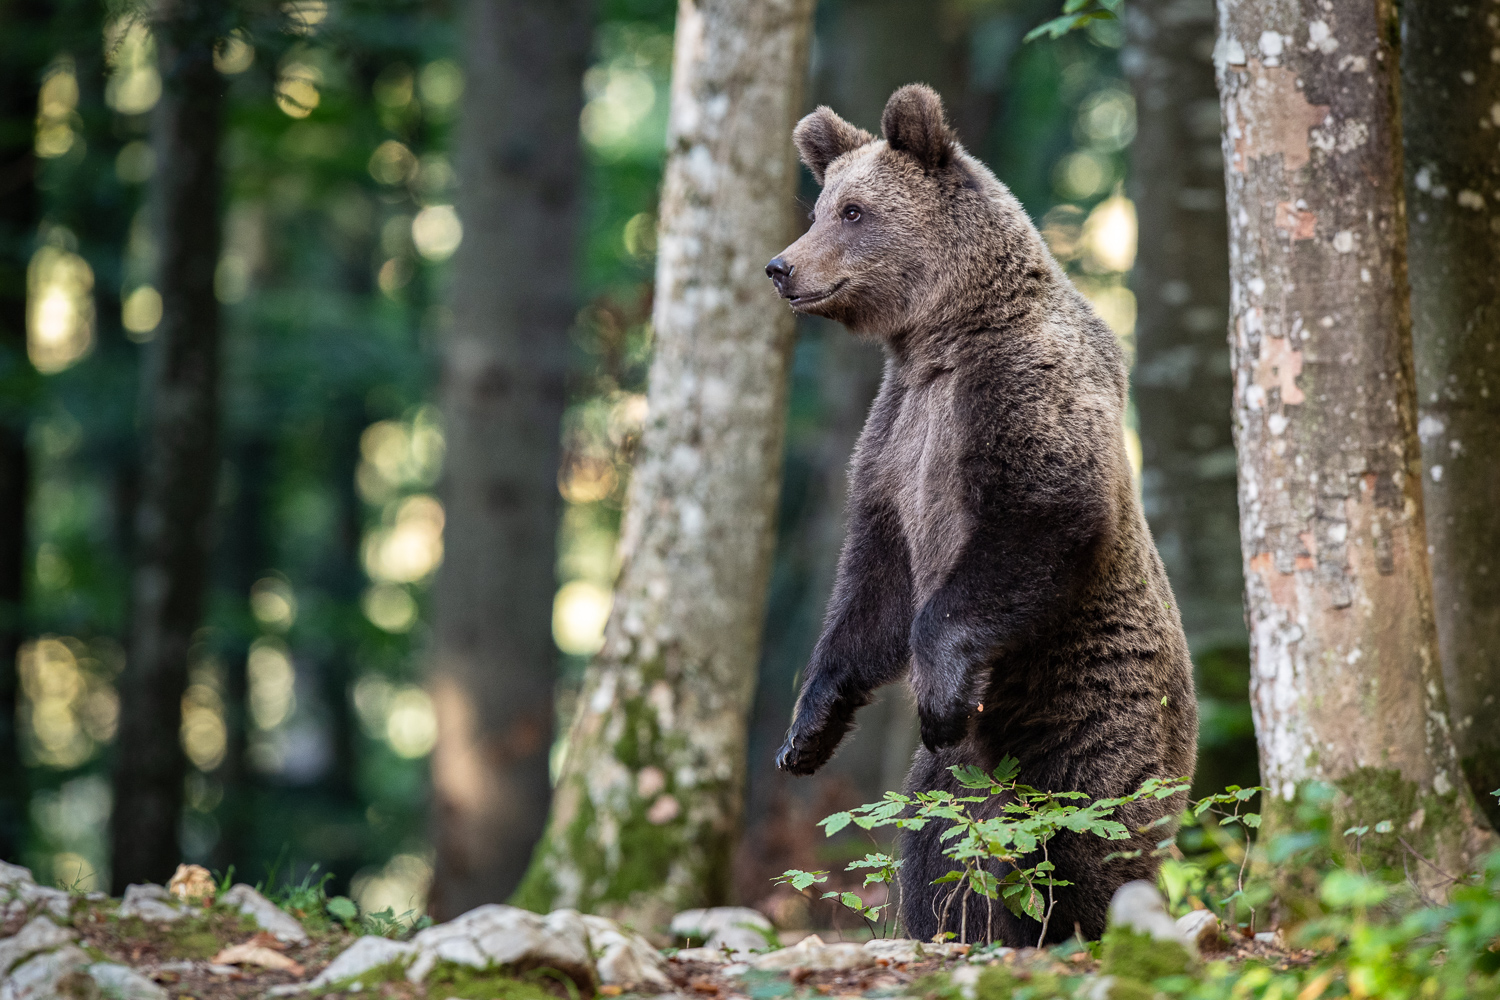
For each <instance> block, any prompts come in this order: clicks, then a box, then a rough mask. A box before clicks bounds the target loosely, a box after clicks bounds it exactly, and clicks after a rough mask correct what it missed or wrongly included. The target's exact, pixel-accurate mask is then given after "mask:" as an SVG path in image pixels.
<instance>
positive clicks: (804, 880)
mask: <svg viewBox="0 0 1500 1000" xmlns="http://www.w3.org/2000/svg"><path fill="white" fill-rule="evenodd" d="M827 881H828V873H827V872H826V871H822V872H805V871H802V870H801V869H798V868H789V869H787V870H786V871H784V872H782V873H781V874H780V875H778V876H777V877H776V878H774V879H772V880H771V883H772V884H773V885H789V886H791V887H792V888H793V889H796V890H797V891H798V892H801V891H802V890H804V889H806V888H807V887H808V886H810V885H816V884H818V883H820V882H827Z"/></svg>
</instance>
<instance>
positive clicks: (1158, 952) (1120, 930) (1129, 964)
mask: <svg viewBox="0 0 1500 1000" xmlns="http://www.w3.org/2000/svg"><path fill="white" fill-rule="evenodd" d="M1102 943H1103V946H1104V947H1103V958H1102V961H1101V970H1102V971H1103V972H1104V973H1106V974H1108V975H1113V976H1119V977H1121V978H1125V979H1134V980H1136V981H1138V982H1143V983H1149V982H1152V981H1153V980H1156V979H1161V978H1162V977H1163V976H1180V975H1183V974H1184V973H1186V972H1187V971H1188V968H1189V967H1190V966H1191V965H1192V957H1191V956H1189V955H1188V952H1187V949H1186V948H1184V947H1183V946H1182V945H1180V944H1178V943H1177V942H1175V941H1158V940H1157V939H1156V938H1153V937H1152V936H1151V935H1149V934H1141V933H1139V932H1137V931H1134V930H1132V929H1131V928H1129V927H1111V928H1110V929H1109V930H1107V931H1105V932H1104V939H1103V942H1102Z"/></svg>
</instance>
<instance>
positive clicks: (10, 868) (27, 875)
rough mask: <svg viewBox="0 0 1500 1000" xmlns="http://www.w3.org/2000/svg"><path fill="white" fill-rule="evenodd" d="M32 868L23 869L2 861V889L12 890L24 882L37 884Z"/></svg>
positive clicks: (0, 878) (0, 877)
mask: <svg viewBox="0 0 1500 1000" xmlns="http://www.w3.org/2000/svg"><path fill="white" fill-rule="evenodd" d="M35 881H36V879H34V878H32V877H31V869H30V868H22V867H21V866H20V865H13V864H11V863H10V862H8V861H0V889H11V888H14V887H15V886H17V885H19V884H20V883H22V882H35Z"/></svg>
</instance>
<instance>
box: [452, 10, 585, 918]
mask: <svg viewBox="0 0 1500 1000" xmlns="http://www.w3.org/2000/svg"><path fill="white" fill-rule="evenodd" d="M590 10H591V4H590V3H589V2H588V0H567V2H563V3H558V2H555V0H471V3H470V5H469V9H468V14H467V21H466V37H467V43H466V45H467V81H466V87H465V93H464V107H463V119H462V121H463V125H462V133H461V136H460V139H459V152H458V171H459V176H460V178H461V180H462V184H461V185H460V190H461V192H462V193H461V198H460V203H459V206H458V207H459V211H460V215H461V218H462V219H463V223H464V242H463V246H462V247H461V248H460V249H459V252H458V256H457V258H456V260H455V266H454V283H453V299H452V302H453V314H454V319H453V329H452V331H451V333H450V334H449V335H448V340H447V342H446V344H445V346H444V350H443V374H442V388H441V394H442V406H443V416H444V421H445V424H446V429H447V459H446V463H445V467H446V473H445V476H446V479H445V482H444V486H443V499H444V502H445V505H446V525H447V526H446V535H447V537H448V539H449V544H448V545H447V547H446V555H445V559H444V563H443V567H442V569H441V570H440V571H439V573H438V579H437V590H436V597H435V604H434V607H435V615H436V621H435V627H434V634H433V641H434V647H433V653H432V657H431V660H430V664H429V686H430V688H431V690H432V695H433V701H434V704H435V706H436V709H437V714H438V744H437V748H436V750H435V751H434V754H433V758H432V776H433V814H432V827H433V843H434V845H435V846H436V849H437V863H436V866H435V871H434V878H433V886H432V895H431V898H430V902H429V906H430V908H431V911H432V913H433V915H434V916H435V917H437V918H438V919H444V918H448V917H452V916H456V915H457V914H459V913H461V912H463V911H465V910H468V909H470V908H471V907H474V906H477V905H479V904H480V903H488V902H499V901H501V900H504V899H505V898H506V897H507V896H509V895H510V893H511V892H512V891H513V890H514V889H515V887H516V885H517V883H519V881H520V879H521V876H522V874H523V873H524V872H525V871H526V864H527V860H528V858H529V856H530V852H531V849H532V847H533V846H535V844H536V841H537V838H538V836H540V834H541V832H542V827H543V824H544V822H545V819H546V812H547V802H548V798H549V795H550V789H549V786H548V772H547V757H548V749H549V747H550V745H551V740H552V692H553V685H554V682H555V680H556V671H555V666H554V663H555V657H556V651H555V650H554V648H553V645H552V632H551V628H550V623H551V621H552V595H553V592H554V590H555V585H554V579H555V577H554V573H555V570H554V564H555V558H556V555H555V552H556V534H557V510H558V503H559V497H558V492H557V468H558V453H559V436H560V433H561V431H560V427H561V420H562V410H563V402H564V399H563V376H564V368H565V364H566V359H567V342H568V341H567V332H568V327H569V325H570V324H571V323H572V321H573V314H574V311H575V308H576V282H575V280H574V275H575V267H574V262H575V260H576V258H577V247H576V232H577V228H578V226H577V217H578V177H579V172H580V162H581V153H580V151H579V145H578V115H579V111H580V110H581V105H582V89H581V84H580V80H581V78H582V74H583V69H584V66H585V61H586V58H587V55H588V46H589V38H590V31H589V29H590Z"/></svg>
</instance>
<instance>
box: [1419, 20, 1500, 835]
mask: <svg viewBox="0 0 1500 1000" xmlns="http://www.w3.org/2000/svg"><path fill="white" fill-rule="evenodd" d="M1492 16H1493V13H1492V12H1491V11H1490V10H1487V9H1486V8H1484V7H1482V6H1480V5H1477V4H1470V5H1467V6H1465V5H1456V4H1407V5H1405V7H1404V8H1403V13H1402V17H1403V24H1402V29H1403V37H1404V42H1403V51H1402V53H1401V68H1402V82H1403V90H1402V99H1403V101H1404V102H1405V111H1404V113H1403V118H1404V134H1405V139H1406V181H1407V198H1408V199H1409V202H1410V204H1411V212H1412V215H1411V222H1410V235H1409V237H1408V247H1409V248H1410V254H1411V295H1412V340H1413V344H1414V347H1415V354H1416V370H1417V413H1418V418H1419V419H1418V423H1417V433H1418V436H1419V437H1420V438H1421V441H1422V459H1423V464H1424V466H1425V470H1426V473H1427V475H1426V479H1425V480H1424V482H1423V486H1422V489H1423V493H1424V494H1425V497H1426V509H1427V542H1428V545H1429V546H1430V551H1431V553H1432V564H1433V574H1432V575H1433V580H1432V584H1433V597H1434V599H1435V610H1436V617H1437V630H1438V647H1439V648H1440V649H1441V650H1442V658H1443V676H1444V679H1445V680H1446V681H1447V693H1448V703H1449V707H1450V709H1451V711H1452V718H1453V736H1454V741H1455V742H1456V743H1457V744H1458V752H1459V758H1460V763H1461V764H1462V766H1463V769H1464V773H1465V775H1466V776H1467V777H1468V779H1469V784H1470V786H1471V788H1472V789H1473V791H1474V793H1475V796H1476V797H1477V798H1478V799H1479V801H1480V802H1481V803H1482V804H1483V805H1484V807H1485V809H1486V811H1487V813H1488V815H1489V818H1490V822H1491V823H1492V824H1500V801H1497V800H1496V798H1495V797H1494V796H1492V795H1490V794H1489V793H1490V792H1492V791H1494V790H1495V789H1497V788H1500V730H1497V728H1496V727H1495V725H1494V720H1495V718H1496V712H1497V711H1500V557H1497V553H1500V508H1497V507H1496V505H1495V500H1496V498H1500V464H1497V463H1496V462H1495V461H1494V459H1493V457H1492V456H1491V455H1490V454H1489V453H1488V451H1487V446H1486V444H1485V442H1486V441H1487V440H1488V436H1489V435H1490V434H1493V433H1495V431H1496V430H1497V429H1500V385H1495V383H1496V378H1495V376H1496V374H1497V373H1500V351H1497V348H1500V228H1497V227H1500V221H1497V216H1496V215H1495V211H1494V199H1495V197H1496V195H1495V191H1496V187H1497V184H1496V181H1497V179H1500V159H1497V158H1496V153H1495V146H1496V137H1497V135H1500V121H1496V119H1495V117H1494V115H1495V111H1494V108H1495V104H1494V102H1495V98H1496V96H1497V95H1500V63H1497V62H1496V61H1495V59H1494V58H1493V56H1492V54H1491V53H1492V52H1493V51H1494V48H1493V47H1494V46H1495V44H1496V43H1497V42H1500V33H1497V31H1496V29H1495V27H1494V26H1493V25H1492V24H1491V23H1490V22H1489V20H1488V19H1489V18H1491V17H1492ZM1492 385H1494V388H1493V389H1492Z"/></svg>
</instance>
